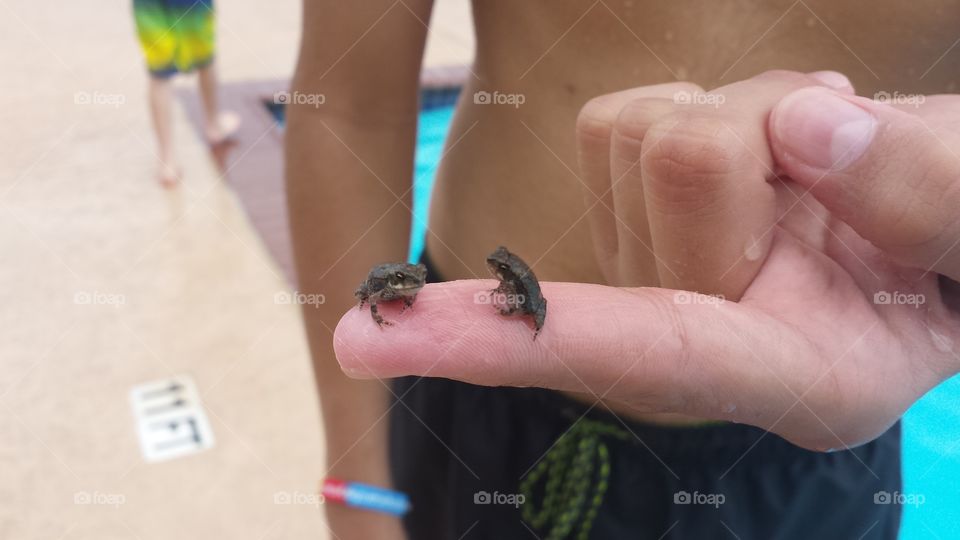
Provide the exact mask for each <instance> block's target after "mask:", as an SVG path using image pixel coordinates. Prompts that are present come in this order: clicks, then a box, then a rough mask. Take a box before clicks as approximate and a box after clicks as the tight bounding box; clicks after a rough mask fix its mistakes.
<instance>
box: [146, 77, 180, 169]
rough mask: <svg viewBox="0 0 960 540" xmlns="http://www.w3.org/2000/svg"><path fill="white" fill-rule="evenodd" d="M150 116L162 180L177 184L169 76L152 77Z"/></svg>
mask: <svg viewBox="0 0 960 540" xmlns="http://www.w3.org/2000/svg"><path fill="white" fill-rule="evenodd" d="M149 92H150V116H151V118H152V119H153V131H154V135H155V136H156V138H157V149H158V152H157V157H158V158H159V160H160V172H159V176H160V182H161V183H162V184H165V185H171V184H175V183H176V182H177V181H178V180H179V179H180V173H179V171H178V169H177V165H176V158H175V157H174V154H173V119H172V113H171V109H172V105H173V91H172V89H171V83H170V79H169V78H160V77H150V90H149Z"/></svg>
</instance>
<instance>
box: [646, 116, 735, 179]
mask: <svg viewBox="0 0 960 540" xmlns="http://www.w3.org/2000/svg"><path fill="white" fill-rule="evenodd" d="M728 130H729V128H728V127H727V126H726V125H725V124H724V123H723V122H722V121H721V120H719V119H716V118H712V117H708V116H703V115H693V116H691V115H681V116H676V115H671V116H670V117H668V118H664V119H662V120H660V121H657V122H655V123H654V124H653V125H652V126H651V127H650V129H649V130H648V132H647V137H646V139H645V140H644V145H643V152H644V158H643V162H642V168H643V176H644V182H649V183H650V185H651V187H652V188H653V189H655V190H661V191H663V190H666V191H665V193H667V194H671V195H673V196H681V198H683V195H684V194H685V193H688V194H689V195H691V196H695V197H697V198H700V197H701V196H702V195H703V194H708V193H710V192H712V191H715V190H717V189H719V188H722V187H724V184H725V183H726V182H729V181H730V179H731V178H733V177H734V176H735V175H736V173H738V172H741V171H743V172H746V171H747V170H749V169H751V168H752V166H753V164H754V159H753V158H752V156H751V155H750V153H749V151H748V150H747V149H746V148H745V147H744V146H743V143H741V142H740V141H739V139H738V138H737V137H733V136H731V134H730V133H729V132H728Z"/></svg>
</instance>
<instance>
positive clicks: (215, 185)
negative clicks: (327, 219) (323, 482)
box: [0, 0, 472, 539]
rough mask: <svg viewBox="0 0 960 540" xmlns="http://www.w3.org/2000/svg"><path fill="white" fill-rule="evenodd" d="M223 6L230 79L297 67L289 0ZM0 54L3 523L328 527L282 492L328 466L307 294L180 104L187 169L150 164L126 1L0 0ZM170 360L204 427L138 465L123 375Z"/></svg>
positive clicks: (304, 534)
mask: <svg viewBox="0 0 960 540" xmlns="http://www.w3.org/2000/svg"><path fill="white" fill-rule="evenodd" d="M219 9H220V26H219V31H220V33H219V36H220V38H219V46H220V57H219V58H220V61H219V65H220V73H221V77H222V79H223V80H224V82H227V83H229V82H239V81H248V80H261V79H282V78H284V77H286V76H287V75H288V74H289V72H290V71H291V69H292V67H293V64H294V61H295V51H296V43H297V40H298V34H299V2H298V1H297V0H274V1H271V2H255V1H253V0H231V1H230V2H221V3H220V6H219ZM468 20H469V16H468V12H467V9H466V4H465V3H464V2H462V1H460V0H455V1H450V2H444V1H441V2H440V3H439V7H438V11H437V14H436V16H435V23H436V26H437V31H436V32H434V33H433V35H432V36H431V45H430V52H429V53H428V63H429V64H434V65H436V64H450V63H458V62H462V61H465V60H466V59H467V58H469V56H470V50H471V47H472V41H471V40H470V39H469V38H468V37H467V34H468V31H467V29H466V25H467V24H468ZM0 66H2V67H3V76H2V78H0V149H2V150H0V253H2V260H3V264H0V283H2V287H0V426H2V428H3V433H2V435H0V538H4V539H7V538H10V539H20V538H28V539H32V538H44V539H48V538H49V539H57V538H61V539H81V538H84V539H85V538H90V539H93V538H96V539H112V538H141V539H151V538H158V539H159V538H164V539H165V538H231V539H243V538H250V539H268V538H323V537H325V536H326V533H325V527H324V525H323V523H322V521H321V519H320V513H319V512H318V511H317V509H316V508H315V507H314V506H311V505H309V504H290V505H284V504H276V503H275V496H276V495H277V494H278V493H279V494H288V495H291V496H294V498H296V494H304V495H306V494H309V493H311V492H312V491H314V489H315V484H316V479H317V478H318V477H319V476H321V475H322V474H323V471H322V470H321V468H320V463H321V455H320V454H321V439H320V430H319V415H318V412H317V400H316V395H315V392H314V389H313V387H312V383H311V377H310V372H309V359H308V356H307V352H306V348H305V344H304V339H303V334H302V330H301V327H300V319H299V315H298V312H297V310H296V308H295V307H293V306H290V305H284V304H278V303H277V302H276V301H275V295H276V294H277V293H278V292H281V291H284V290H286V288H287V284H286V282H285V279H284V277H283V276H282V275H281V272H280V271H279V269H278V267H277V265H276V264H275V263H274V261H272V260H271V259H270V257H269V256H268V255H267V252H266V250H265V249H264V246H263V245H262V244H261V242H260V239H259V238H258V237H257V235H256V234H255V232H254V230H253V228H252V227H251V225H250V223H249V222H248V220H247V217H246V216H245V215H244V213H243V211H242V210H241V207H240V206H239V205H238V203H237V200H236V198H235V197H234V195H233V194H232V192H231V190H230V189H228V187H227V186H226V185H225V184H224V183H223V182H222V181H221V180H220V179H219V178H218V175H217V173H216V171H215V170H214V168H213V167H212V165H211V164H210V163H209V161H208V159H207V156H206V152H205V149H204V148H203V145H202V144H201V142H200V140H199V139H198V138H197V136H196V133H195V132H194V130H193V129H191V128H190V127H189V123H188V121H187V118H186V112H185V109H184V108H183V107H182V106H180V105H179V104H178V107H177V109H176V116H177V118H176V120H177V133H176V135H177V147H178V150H179V154H180V157H181V162H182V166H183V169H184V172H185V175H186V180H185V182H184V184H183V186H182V187H181V188H180V189H179V190H177V191H174V192H165V191H163V190H162V189H160V188H159V187H158V186H157V185H156V184H155V183H154V182H153V162H152V160H153V153H152V152H153V149H152V142H153V141H152V138H151V133H150V130H149V121H148V117H147V113H146V111H147V108H146V103H145V77H144V74H143V69H142V63H141V60H140V57H139V51H138V49H137V47H136V44H135V38H134V32H133V26H132V21H131V17H130V2H129V0H85V1H84V2H34V1H30V0H0ZM185 84H193V81H190V80H189V79H188V80H187V81H186V83H185ZM118 101H119V103H117V102H118ZM234 166H243V157H242V156H240V157H238V159H237V161H236V162H235V163H234ZM86 298H92V299H93V302H92V303H85V302H86V300H85V299H86ZM181 373H187V374H190V375H192V376H193V378H194V379H195V380H196V382H197V385H198V387H199V390H200V394H201V398H202V399H203V400H204V402H205V406H206V410H207V414H208V416H209V418H210V421H211V423H212V426H213V430H214V433H215V435H216V441H217V442H216V446H215V447H214V448H213V449H212V450H209V451H207V452H204V453H201V454H197V455H194V456H191V457H187V458H182V459H177V460H173V461H169V462H165V463H160V464H146V463H144V462H143V460H142V458H141V456H140V451H139V448H138V445H137V440H136V437H135V432H134V423H133V418H132V415H131V411H130V406H129V403H128V392H129V390H130V388H131V387H132V386H133V385H135V384H138V383H141V382H145V381H150V380H154V379H158V378H162V377H164V376H167V375H175V374H181ZM83 494H89V495H91V496H92V497H93V498H94V499H96V500H100V501H112V502H113V503H116V504H78V502H77V501H78V500H82V498H83ZM98 494H99V497H98V496H97V495H98ZM301 500H303V499H301ZM118 501H119V502H118Z"/></svg>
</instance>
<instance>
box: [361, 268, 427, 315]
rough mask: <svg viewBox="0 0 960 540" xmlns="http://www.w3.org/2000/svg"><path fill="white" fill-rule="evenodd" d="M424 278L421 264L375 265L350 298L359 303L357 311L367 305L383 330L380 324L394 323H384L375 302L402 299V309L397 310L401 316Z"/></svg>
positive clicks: (411, 303) (424, 274) (418, 290)
mask: <svg viewBox="0 0 960 540" xmlns="http://www.w3.org/2000/svg"><path fill="white" fill-rule="evenodd" d="M426 279H427V267H426V266H424V265H422V264H407V263H385V264H378V265H377V266H374V267H373V268H372V269H370V273H369V274H367V279H366V280H364V282H363V283H361V284H360V287H358V288H357V290H356V291H355V292H354V293H353V295H354V296H356V297H357V299H359V300H360V309H363V304H364V303H366V302H370V316H371V317H373V320H374V321H376V323H377V325H378V326H380V327H381V328H383V325H385V324H386V325H391V324H393V323H391V322H390V321H385V320H383V317H382V316H380V313H379V312H377V303H379V302H389V301H392V300H403V307H402V308H400V313H403V310H405V309H407V308H408V307H410V306H412V305H413V301H414V300H416V298H417V293H418V292H420V289H422V288H423V284H424V283H425V282H426Z"/></svg>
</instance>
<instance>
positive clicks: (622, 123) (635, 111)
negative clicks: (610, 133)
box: [614, 98, 674, 142]
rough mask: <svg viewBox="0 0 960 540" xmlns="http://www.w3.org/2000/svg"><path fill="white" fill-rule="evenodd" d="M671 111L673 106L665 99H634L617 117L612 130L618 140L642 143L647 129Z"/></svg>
mask: <svg viewBox="0 0 960 540" xmlns="http://www.w3.org/2000/svg"><path fill="white" fill-rule="evenodd" d="M673 110H674V104H673V103H672V102H671V101H670V100H668V99H665V98H638V99H634V100H632V101H630V102H629V103H627V105H626V106H624V108H623V110H621V111H620V114H618V115H617V119H616V123H615V125H614V130H615V132H616V135H617V137H618V138H621V139H630V140H633V141H637V142H640V141H643V138H644V136H645V135H646V133H647V129H649V128H650V126H651V125H652V124H653V123H654V122H656V120H657V119H658V118H661V117H663V116H664V115H667V114H670V113H671V112H672V111H673Z"/></svg>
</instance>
